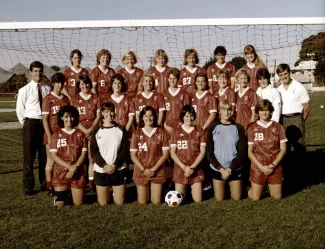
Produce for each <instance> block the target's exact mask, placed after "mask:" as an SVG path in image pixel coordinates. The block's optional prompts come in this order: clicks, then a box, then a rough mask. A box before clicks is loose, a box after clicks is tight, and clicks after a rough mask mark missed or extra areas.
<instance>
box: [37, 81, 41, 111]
mask: <svg viewBox="0 0 325 249" xmlns="http://www.w3.org/2000/svg"><path fill="white" fill-rule="evenodd" d="M37 89H38V101H39V105H40V107H41V110H42V88H41V85H40V84H38V85H37Z"/></svg>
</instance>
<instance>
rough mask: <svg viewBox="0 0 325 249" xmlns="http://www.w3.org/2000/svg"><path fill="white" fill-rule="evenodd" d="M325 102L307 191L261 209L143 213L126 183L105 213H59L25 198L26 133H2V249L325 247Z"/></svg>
mask: <svg viewBox="0 0 325 249" xmlns="http://www.w3.org/2000/svg"><path fill="white" fill-rule="evenodd" d="M324 102H325V93H317V94H311V105H312V111H311V115H310V117H309V119H308V122H307V124H306V126H307V136H306V138H307V144H309V147H308V151H309V152H308V153H307V160H306V161H307V162H309V164H308V165H306V168H308V177H306V179H307V185H306V186H305V188H304V189H303V190H300V191H298V192H294V193H292V194H291V195H287V196H285V197H284V198H283V199H282V200H273V199H271V198H270V197H269V196H268V195H267V194H266V195H265V198H264V199H262V200H261V201H259V202H252V201H249V200H248V199H247V198H244V199H243V200H242V201H239V202H235V201H232V200H226V201H223V202H217V201H215V200H214V199H213V198H212V194H211V193H208V194H207V195H206V196H205V200H204V201H203V202H202V203H200V204H193V203H190V204H189V203H187V204H184V205H182V206H180V207H177V208H169V207H168V206H167V205H165V204H163V205H158V206H154V205H151V204H149V205H147V206H140V205H137V204H136V202H135V197H136V190H135V187H134V186H133V185H132V184H129V185H128V188H127V203H126V204H125V205H123V206H115V205H109V206H108V207H100V206H99V205H98V204H97V203H96V196H95V194H93V193H87V194H86V196H85V202H86V204H85V205H83V206H81V207H80V208H75V207H73V206H66V207H64V208H62V209H57V208H54V207H53V198H51V197H48V196H47V195H46V193H44V192H38V193H37V194H36V195H35V196H32V197H24V196H23V195H22V188H21V181H22V171H21V169H22V166H21V162H22V142H21V130H0V137H1V140H0V141H1V142H0V151H1V153H0V200H1V202H0V203H1V204H0V237H1V239H0V248H44V247H46V248H295V249H296V248H313V249H314V248H325V226H324V220H325V167H324V162H325V152H324V149H325V131H324V128H323V127H324V120H325V109H322V108H320V105H321V104H323V105H325V103H324ZM315 149H319V150H317V151H315ZM35 174H37V170H35ZM36 179H37V177H36ZM36 189H39V185H37V186H36Z"/></svg>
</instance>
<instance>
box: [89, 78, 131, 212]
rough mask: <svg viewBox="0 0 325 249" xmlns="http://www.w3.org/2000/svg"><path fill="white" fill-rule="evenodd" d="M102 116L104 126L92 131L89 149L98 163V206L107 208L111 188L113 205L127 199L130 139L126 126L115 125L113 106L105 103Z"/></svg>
mask: <svg viewBox="0 0 325 249" xmlns="http://www.w3.org/2000/svg"><path fill="white" fill-rule="evenodd" d="M113 77H114V76H113ZM113 77H112V78H113ZM101 112H102V115H103V117H104V119H103V123H102V124H101V125H100V126H97V127H96V128H95V130H94V131H93V134H92V136H91V145H90V149H91V155H92V157H93V159H94V162H95V164H94V171H95V185H96V192H97V197H98V203H99V205H101V206H106V205H107V204H108V202H109V199H110V188H111V186H112V188H113V196H114V203H115V204H117V205H121V204H123V203H124V199H125V183H124V176H125V172H124V171H125V170H126V163H125V158H127V157H128V156H129V146H128V135H127V131H126V129H125V128H124V126H122V125H119V124H117V123H116V122H115V121H114V119H115V106H114V104H113V103H111V102H105V103H104V104H103V105H102V108H101Z"/></svg>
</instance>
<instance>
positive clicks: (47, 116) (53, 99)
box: [42, 73, 70, 196]
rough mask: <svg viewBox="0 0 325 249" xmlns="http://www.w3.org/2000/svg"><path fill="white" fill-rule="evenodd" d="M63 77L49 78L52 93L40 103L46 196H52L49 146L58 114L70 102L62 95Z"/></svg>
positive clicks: (52, 162) (56, 125)
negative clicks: (43, 132) (45, 158)
mask: <svg viewBox="0 0 325 249" xmlns="http://www.w3.org/2000/svg"><path fill="white" fill-rule="evenodd" d="M64 82H65V77H64V75H63V74H62V73H56V74H54V75H53V76H52V78H51V83H52V91H51V92H50V94H48V95H47V96H46V97H45V98H44V99H43V101H42V121H43V126H44V131H45V134H44V144H45V147H46V156H47V160H46V167H45V177H46V188H47V189H48V195H50V196H52V195H53V187H52V170H53V165H54V161H53V159H52V156H51V153H50V144H52V145H53V141H52V134H53V133H54V132H56V130H57V129H58V128H59V127H58V115H57V114H58V113H59V112H60V109H61V107H62V106H65V105H69V104H70V100H69V98H68V97H67V96H65V95H63V94H62V89H63V86H64Z"/></svg>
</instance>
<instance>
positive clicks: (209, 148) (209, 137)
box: [206, 124, 222, 171]
mask: <svg viewBox="0 0 325 249" xmlns="http://www.w3.org/2000/svg"><path fill="white" fill-rule="evenodd" d="M216 126H217V125H216V124H213V125H211V126H210V127H209V129H208V134H207V148H206V150H207V158H208V161H209V162H210V163H211V164H212V166H213V167H215V168H216V169H217V170H219V171H220V169H221V168H222V166H221V164H220V163H219V161H218V160H217V158H216V157H215V155H214V141H213V135H212V132H213V130H214V129H215V127H216Z"/></svg>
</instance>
